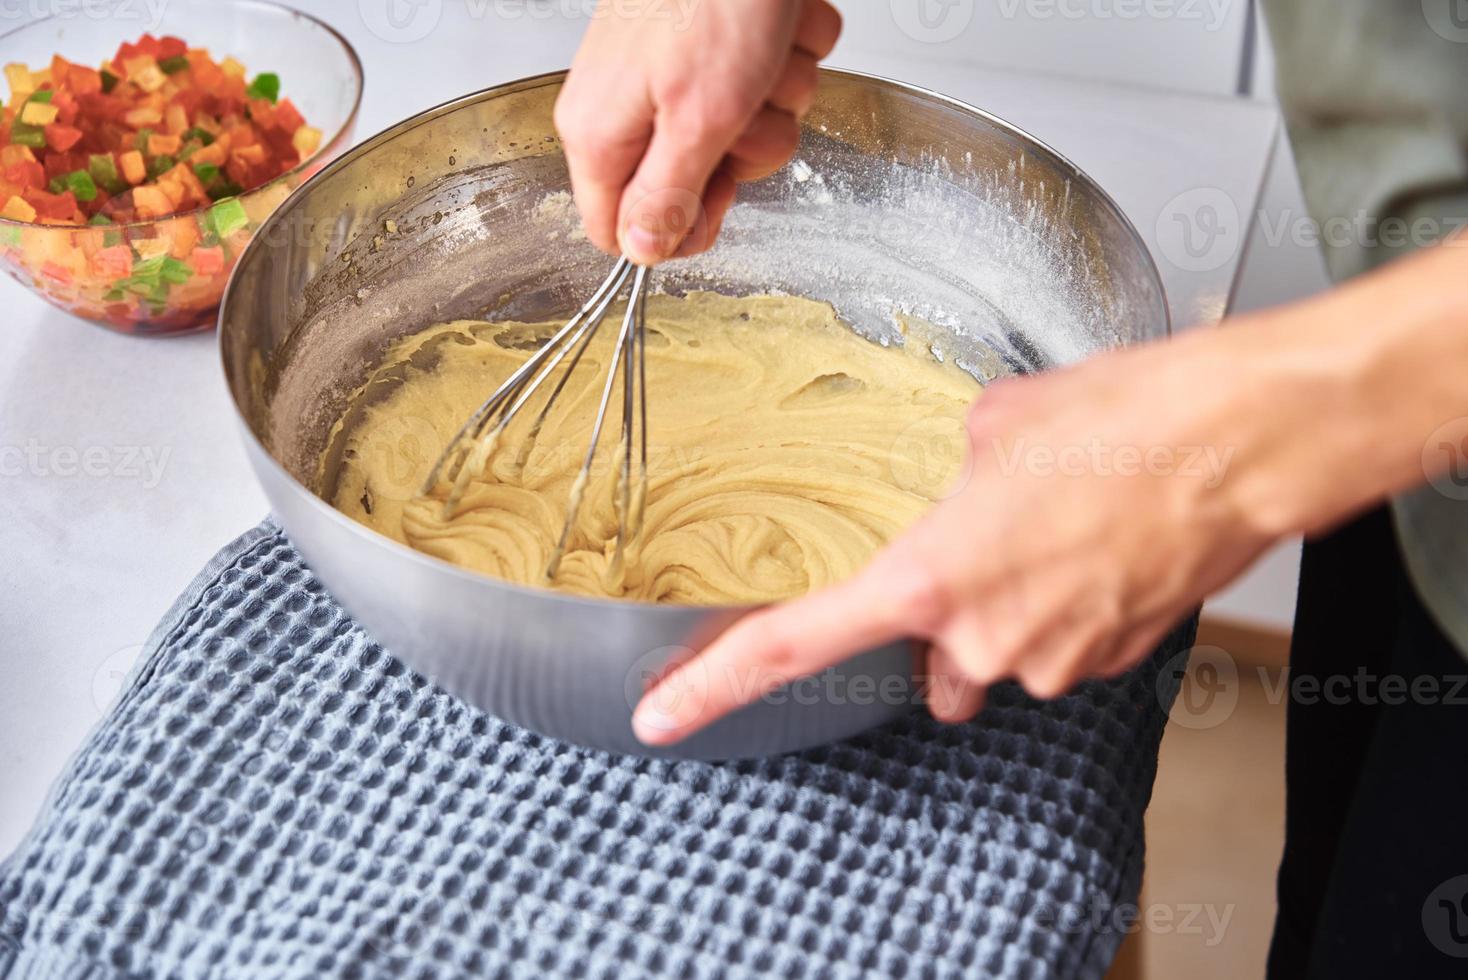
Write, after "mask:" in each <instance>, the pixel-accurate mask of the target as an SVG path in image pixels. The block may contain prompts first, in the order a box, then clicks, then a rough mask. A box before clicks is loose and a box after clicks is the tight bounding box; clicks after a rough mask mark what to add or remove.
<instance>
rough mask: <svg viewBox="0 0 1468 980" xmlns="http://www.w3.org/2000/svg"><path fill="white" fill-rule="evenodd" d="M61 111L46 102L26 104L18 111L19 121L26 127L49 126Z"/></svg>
mask: <svg viewBox="0 0 1468 980" xmlns="http://www.w3.org/2000/svg"><path fill="white" fill-rule="evenodd" d="M60 111H61V110H60V109H58V108H57V107H56V106H54V105H51V104H50V103H48V102H27V103H26V104H25V108H24V109H22V110H20V121H21V122H23V123H25V124H26V125H28V126H49V125H51V124H52V123H54V122H55V121H56V115H57V113H59V112H60Z"/></svg>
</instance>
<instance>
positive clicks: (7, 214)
mask: <svg viewBox="0 0 1468 980" xmlns="http://www.w3.org/2000/svg"><path fill="white" fill-rule="evenodd" d="M0 218H9V219H10V220H11V221H35V220H36V209H35V208H33V207H31V205H30V202H28V201H26V200H25V199H24V198H20V197H12V198H11V199H10V200H8V201H6V202H5V207H4V208H0Z"/></svg>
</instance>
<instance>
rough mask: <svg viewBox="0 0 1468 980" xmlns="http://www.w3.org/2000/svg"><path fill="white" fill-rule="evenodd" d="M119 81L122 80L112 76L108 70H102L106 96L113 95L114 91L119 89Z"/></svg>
mask: <svg viewBox="0 0 1468 980" xmlns="http://www.w3.org/2000/svg"><path fill="white" fill-rule="evenodd" d="M119 81H121V79H120V78H118V77H117V76H116V75H114V74H112V72H110V71H108V70H107V69H106V68H103V69H102V92H103V94H104V95H106V94H111V92H112V90H113V89H115V88H117V83H118V82H119Z"/></svg>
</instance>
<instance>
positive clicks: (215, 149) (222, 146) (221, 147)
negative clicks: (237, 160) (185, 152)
mask: <svg viewBox="0 0 1468 980" xmlns="http://www.w3.org/2000/svg"><path fill="white" fill-rule="evenodd" d="M228 150H229V143H228V142H227V141H226V140H223V139H219V140H215V141H214V142H213V143H210V144H209V145H208V146H205V147H202V148H200V149H198V150H195V151H194V155H193V156H191V157H189V163H193V164H200V163H212V164H214V165H215V166H216V167H217V166H219V165H220V164H222V163H224V159H225V156H226V153H227V151H228Z"/></svg>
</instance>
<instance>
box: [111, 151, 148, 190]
mask: <svg viewBox="0 0 1468 980" xmlns="http://www.w3.org/2000/svg"><path fill="white" fill-rule="evenodd" d="M117 165H118V167H120V168H121V169H122V179H123V180H125V181H127V182H128V183H129V184H141V183H142V182H143V181H145V180H147V179H148V168H147V165H145V164H144V163H143V154H142V153H140V152H138V151H137V150H128V151H127V152H126V153H124V154H122V155H120V156H119V157H118V158H117Z"/></svg>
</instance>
